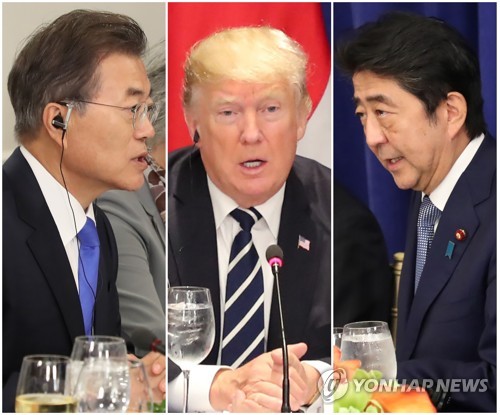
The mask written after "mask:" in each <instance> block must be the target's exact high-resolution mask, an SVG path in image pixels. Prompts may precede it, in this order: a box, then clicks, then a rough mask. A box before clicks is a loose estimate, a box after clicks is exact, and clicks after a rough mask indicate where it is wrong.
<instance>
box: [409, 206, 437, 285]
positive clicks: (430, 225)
mask: <svg viewBox="0 0 500 415" xmlns="http://www.w3.org/2000/svg"><path fill="white" fill-rule="evenodd" d="M440 216H441V211H440V210H439V209H438V208H437V207H436V206H434V204H433V203H432V202H431V199H430V198H429V196H424V199H423V200H422V203H421V204H420V210H419V212H418V219H417V258H416V264H415V292H417V288H418V284H419V282H420V277H421V276H422V271H423V270H424V265H425V261H426V259H427V253H428V252H429V251H430V249H431V245H432V240H433V239H434V224H435V223H436V221H437V220H438V219H439V218H440Z"/></svg>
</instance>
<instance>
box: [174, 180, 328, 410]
mask: <svg viewBox="0 0 500 415" xmlns="http://www.w3.org/2000/svg"><path fill="white" fill-rule="evenodd" d="M207 181H208V190H209V192H210V198H211V200H212V208H213V211H214V219H215V228H216V234H217V254H218V265H219V289H220V301H221V304H220V315H221V338H220V339H219V340H220V341H219V350H218V358H217V363H218V364H217V365H197V366H194V367H193V368H192V369H191V371H190V376H189V401H188V411H189V412H213V411H214V409H213V408H212V406H211V405H210V399H209V398H210V387H211V385H212V382H213V379H214V377H215V375H216V373H217V372H218V371H219V370H220V369H221V368H228V369H230V367H229V366H220V361H221V348H222V333H223V330H222V327H223V324H224V306H225V298H226V282H227V270H228V267H229V257H230V255H231V246H232V243H233V240H234V238H235V237H236V235H237V234H238V232H239V231H240V230H241V227H240V224H239V223H238V221H237V220H236V219H234V218H233V217H232V216H231V215H230V213H231V212H232V211H233V210H234V209H236V208H237V207H238V204H237V203H236V202H235V201H234V200H232V199H231V198H230V197H229V196H227V195H226V194H224V193H222V192H221V190H220V189H218V188H217V186H215V184H214V183H213V182H212V181H211V180H210V178H209V177H208V176H207ZM285 187H286V183H285V184H283V186H282V187H281V188H280V190H278V192H276V193H275V194H274V196H272V197H271V198H270V199H269V200H267V201H266V202H265V203H263V204H262V205H259V206H253V207H254V208H255V209H257V210H258V211H259V213H260V214H261V215H262V218H261V219H260V220H259V221H257V222H256V224H255V225H254V226H253V228H252V241H253V243H254V245H255V248H256V250H257V253H258V254H259V258H260V261H261V264H262V273H263V277H264V326H265V327H264V329H265V330H264V331H265V344H266V345H267V338H268V330H269V318H270V314H271V301H272V293H273V284H274V277H273V274H272V271H271V267H270V266H269V265H268V263H267V259H266V250H267V248H268V247H269V246H270V245H273V244H276V243H277V241H278V231H279V227H280V219H281V209H282V206H283V200H284V197H285ZM307 363H308V364H310V365H311V366H313V367H315V368H316V369H318V371H319V372H320V373H322V372H324V371H325V370H327V369H328V368H329V366H328V365H327V364H326V363H324V362H320V361H319V362H317V361H307ZM183 382H184V378H183V375H180V376H178V377H177V378H176V379H174V380H173V381H171V382H170V383H169V385H168V392H169V393H168V401H169V410H179V411H180V410H181V409H182V402H183V385H184V384H183Z"/></svg>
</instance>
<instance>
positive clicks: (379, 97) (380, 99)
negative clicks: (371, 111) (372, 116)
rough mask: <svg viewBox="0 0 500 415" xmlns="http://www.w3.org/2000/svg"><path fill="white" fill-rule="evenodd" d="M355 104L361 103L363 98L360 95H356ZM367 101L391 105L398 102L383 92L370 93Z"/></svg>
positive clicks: (393, 105)
mask: <svg viewBox="0 0 500 415" xmlns="http://www.w3.org/2000/svg"><path fill="white" fill-rule="evenodd" d="M353 100H354V104H355V105H359V104H361V99H360V98H358V97H354V98H353ZM366 102H379V103H381V104H386V105H389V106H390V107H395V106H396V104H395V103H394V101H393V100H392V99H390V98H389V97H388V96H387V95H383V94H377V95H370V96H368V97H366Z"/></svg>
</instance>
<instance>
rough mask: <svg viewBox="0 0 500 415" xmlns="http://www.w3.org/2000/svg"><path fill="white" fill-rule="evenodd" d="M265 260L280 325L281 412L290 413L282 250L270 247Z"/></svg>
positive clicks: (276, 246) (275, 246) (273, 246)
mask: <svg viewBox="0 0 500 415" xmlns="http://www.w3.org/2000/svg"><path fill="white" fill-rule="evenodd" d="M266 259H267V262H268V263H269V265H270V266H271V270H272V272H273V275H274V280H275V281H276V294H277V297H278V310H279V313H280V325H281V340H282V345H281V352H282V354H283V397H282V404H281V412H283V413H284V412H291V408H290V377H289V374H288V348H287V347H286V338H285V325H284V323H283V309H282V308H281V294H280V284H279V280H278V275H279V270H280V269H281V267H282V266H283V250H282V249H281V248H280V247H279V246H278V245H271V246H269V247H268V248H267V250H266Z"/></svg>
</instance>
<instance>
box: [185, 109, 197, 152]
mask: <svg viewBox="0 0 500 415" xmlns="http://www.w3.org/2000/svg"><path fill="white" fill-rule="evenodd" d="M184 120H185V121H186V125H187V128H188V131H189V136H190V137H191V139H192V140H193V142H194V144H197V143H198V140H199V137H200V136H199V132H198V127H199V126H198V120H197V118H196V117H195V116H194V114H193V112H192V110H191V111H189V110H184ZM196 136H198V140H196V139H195V138H196Z"/></svg>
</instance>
